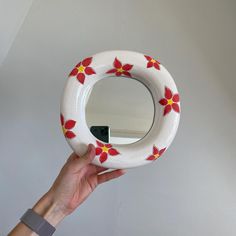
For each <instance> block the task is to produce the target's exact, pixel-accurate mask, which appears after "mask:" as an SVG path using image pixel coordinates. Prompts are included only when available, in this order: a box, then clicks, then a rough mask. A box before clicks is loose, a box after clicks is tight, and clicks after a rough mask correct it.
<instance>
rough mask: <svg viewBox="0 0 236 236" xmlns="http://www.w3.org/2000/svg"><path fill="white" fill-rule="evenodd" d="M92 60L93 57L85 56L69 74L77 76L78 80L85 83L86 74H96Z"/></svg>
mask: <svg viewBox="0 0 236 236" xmlns="http://www.w3.org/2000/svg"><path fill="white" fill-rule="evenodd" d="M91 62H92V57H88V58H85V59H84V60H83V61H82V62H80V63H79V64H77V65H76V66H75V68H74V69H73V70H72V71H71V73H70V75H69V76H76V78H77V79H78V81H79V82H80V83H81V84H83V83H84V80H85V76H86V75H93V74H96V72H95V71H94V69H93V68H92V67H90V66H89V65H90V64H91Z"/></svg>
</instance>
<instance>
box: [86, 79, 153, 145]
mask: <svg viewBox="0 0 236 236" xmlns="http://www.w3.org/2000/svg"><path fill="white" fill-rule="evenodd" d="M153 118H154V103H153V99H152V96H151V94H150V92H149V90H148V89H147V88H146V87H145V86H144V85H143V84H142V83H141V82H139V81H138V80H136V79H133V78H132V79H130V78H129V79H126V78H125V77H107V78H104V79H102V80H100V81H98V82H97V83H95V85H94V86H93V87H92V89H91V91H90V93H89V94H88V97H87V103H86V122H87V125H88V127H89V129H90V132H91V133H92V134H93V135H94V136H95V137H96V139H98V140H100V141H102V142H106V143H111V144H128V143H134V142H137V141H138V140H140V139H142V138H143V137H144V136H145V135H146V134H147V133H148V132H149V130H150V129H151V127H152V123H153Z"/></svg>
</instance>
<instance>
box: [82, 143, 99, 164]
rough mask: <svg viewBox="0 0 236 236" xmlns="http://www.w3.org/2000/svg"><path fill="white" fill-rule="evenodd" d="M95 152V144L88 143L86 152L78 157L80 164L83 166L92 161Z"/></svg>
mask: <svg viewBox="0 0 236 236" xmlns="http://www.w3.org/2000/svg"><path fill="white" fill-rule="evenodd" d="M95 154H96V151H95V146H94V145H93V144H91V143H90V144H89V145H88V150H87V153H86V154H85V155H84V156H82V157H81V158H79V160H80V163H81V165H82V166H85V165H88V164H90V163H91V162H92V161H93V159H94V157H95Z"/></svg>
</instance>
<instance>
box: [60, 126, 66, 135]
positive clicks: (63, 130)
mask: <svg viewBox="0 0 236 236" xmlns="http://www.w3.org/2000/svg"><path fill="white" fill-rule="evenodd" d="M61 128H62V132H63V134H65V133H66V128H65V127H64V126H62V127H61Z"/></svg>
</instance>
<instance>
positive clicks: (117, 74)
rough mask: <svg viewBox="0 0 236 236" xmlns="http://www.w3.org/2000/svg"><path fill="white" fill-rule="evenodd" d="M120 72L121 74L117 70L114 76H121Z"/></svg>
mask: <svg viewBox="0 0 236 236" xmlns="http://www.w3.org/2000/svg"><path fill="white" fill-rule="evenodd" d="M127 73H128V72H127ZM121 74H122V73H121V72H119V71H117V72H116V76H121Z"/></svg>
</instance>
